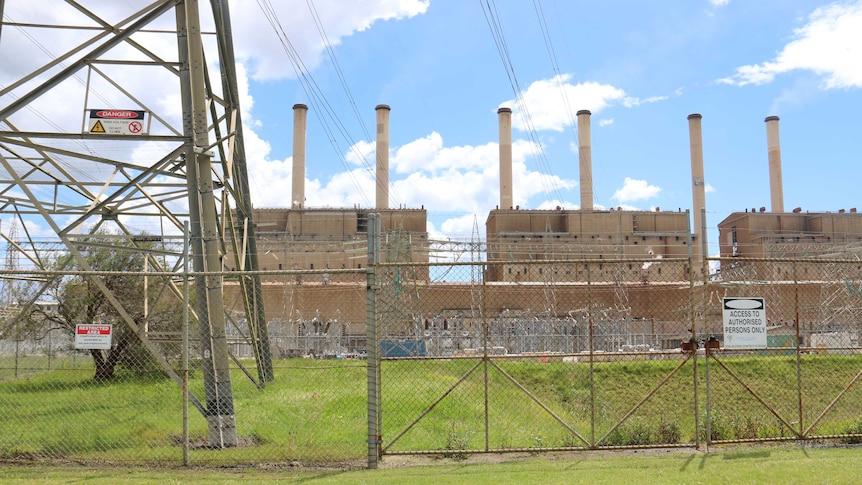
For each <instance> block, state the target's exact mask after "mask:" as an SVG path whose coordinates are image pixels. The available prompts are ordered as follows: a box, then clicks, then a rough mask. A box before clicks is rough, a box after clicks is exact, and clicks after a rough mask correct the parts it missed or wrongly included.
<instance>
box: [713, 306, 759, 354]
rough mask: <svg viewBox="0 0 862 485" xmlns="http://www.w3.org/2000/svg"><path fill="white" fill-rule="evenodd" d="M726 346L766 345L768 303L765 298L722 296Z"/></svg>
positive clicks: (746, 347)
mask: <svg viewBox="0 0 862 485" xmlns="http://www.w3.org/2000/svg"><path fill="white" fill-rule="evenodd" d="M721 314H722V317H723V319H724V348H726V349H762V348H765V347H766V303H765V301H764V300H763V298H749V297H743V298H722V311H721Z"/></svg>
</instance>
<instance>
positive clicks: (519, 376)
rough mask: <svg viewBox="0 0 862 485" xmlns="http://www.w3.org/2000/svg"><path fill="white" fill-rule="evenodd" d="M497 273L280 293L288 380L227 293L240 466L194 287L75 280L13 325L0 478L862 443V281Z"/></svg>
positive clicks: (270, 298) (789, 265)
mask: <svg viewBox="0 0 862 485" xmlns="http://www.w3.org/2000/svg"><path fill="white" fill-rule="evenodd" d="M497 264H498V263H488V262H483V263H446V264H394V263H386V264H380V265H371V267H370V269H362V270H339V271H335V270H332V271H330V270H320V271H283V272H282V271H278V272H267V273H266V274H265V276H266V277H265V278H264V282H263V289H262V294H263V296H264V301H265V305H266V315H267V320H268V321H267V331H268V344H269V349H270V353H271V356H272V357H271V358H272V362H271V363H272V368H273V375H274V379H273V380H271V381H269V382H264V381H262V380H261V379H260V377H259V375H258V373H257V372H256V370H255V367H256V365H257V359H259V354H258V353H257V352H256V350H255V345H254V342H253V340H254V339H253V334H254V332H253V329H250V328H249V325H248V323H247V322H246V321H245V317H244V316H243V315H245V313H244V312H243V311H242V308H241V306H242V305H241V302H242V301H243V300H242V297H241V293H242V287H241V286H240V285H239V284H238V283H237V282H238V281H239V279H240V277H241V276H244V274H243V273H242V272H227V273H224V274H222V276H223V277H224V292H225V302H226V328H225V332H224V345H225V348H226V350H227V355H228V358H229V367H228V368H229V375H228V376H220V379H221V380H220V381H219V386H221V387H220V388H219V389H228V390H229V391H230V398H231V402H230V403H231V405H232V410H233V415H234V416H235V421H236V435H237V439H236V442H235V443H232V444H230V445H229V446H214V445H213V439H212V436H211V433H212V427H211V419H212V416H211V415H212V413H211V410H212V408H213V406H214V404H213V402H212V396H211V393H208V392H207V386H208V385H211V384H208V382H207V375H206V372H207V371H206V369H205V362H206V354H207V349H215V348H216V347H215V346H214V345H213V343H212V342H209V343H207V342H204V341H203V338H204V337H202V335H203V334H201V332H200V331H199V325H198V319H197V315H196V314H195V305H194V301H195V297H196V295H195V292H194V291H193V289H191V288H193V286H192V285H188V287H186V286H185V285H183V278H182V275H180V276H179V277H178V276H177V275H176V274H169V273H154V274H148V275H147V276H145V275H144V274H142V273H136V272H125V273H123V276H122V278H121V279H112V278H115V277H117V276H118V275H116V274H115V273H111V272H94V273H93V274H91V275H83V274H81V273H79V272H72V271H68V272H66V273H63V272H58V273H57V274H54V275H52V276H57V281H58V282H65V283H69V282H73V284H72V285H71V287H68V288H67V287H65V286H63V285H61V284H58V286H57V287H56V290H57V291H56V292H55V293H53V295H54V297H53V298H48V297H47V296H46V297H44V298H41V299H40V300H39V301H38V302H37V304H36V305H31V306H30V307H28V308H24V306H16V305H7V306H6V307H5V308H4V313H3V318H2V325H3V327H2V334H0V335H2V338H0V419H2V421H3V423H4V425H3V426H2V427H0V456H2V458H3V459H48V460H60V459H62V460H66V459H74V460H77V461H83V462H92V463H116V462H121V463H141V464H156V463H158V464H182V463H191V464H208V465H224V464H228V465H229V464H247V463H280V462H293V461H299V462H317V463H321V462H326V463H332V462H345V461H350V462H355V463H363V462H364V461H365V460H367V461H368V463H369V464H373V463H376V460H377V459H379V458H380V457H382V456H385V455H392V454H408V453H423V454H438V455H443V456H449V457H460V456H464V455H466V454H469V453H477V452H482V453H484V452H510V451H525V450H528V451H533V452H538V451H543V450H581V449H596V448H606V447H607V448H610V447H673V446H683V447H699V446H703V445H704V444H712V443H721V442H728V441H758V440H760V441H763V440H768V441H774V440H782V439H783V440H815V439H816V440H820V439H833V440H839V441H843V442H856V441H859V440H862V405H860V404H859V403H860V402H862V399H860V398H862V395H860V394H862V390H860V384H859V382H858V380H859V378H860V376H862V352H860V351H862V346H860V342H859V336H860V331H862V301H860V299H862V269H860V268H862V264H860V263H859V262H855V261H852V262H851V261H819V260H785V259H782V260H744V259H738V258H737V259H732V260H717V259H716V260H711V261H709V264H712V265H714V266H715V265H718V264H720V265H721V272H720V273H714V276H712V277H709V278H705V279H700V278H693V277H691V276H689V270H688V269H689V268H691V267H692V266H691V262H690V261H689V260H687V259H679V260H674V259H666V260H663V261H661V262H660V263H656V262H655V260H650V261H640V260H631V261H625V260H621V261H613V262H610V261H601V262H600V261H597V260H589V261H565V262H554V261H528V262H517V263H516V264H517V268H518V269H517V271H519V272H520V274H521V277H520V279H519V280H518V281H502V280H504V279H505V277H503V278H500V277H499V275H506V274H507V273H508V271H509V268H510V267H512V266H513V265H512V263H505V264H503V263H500V267H499V268H492V267H494V266H495V265H497ZM507 265H508V266H507ZM717 274H720V277H718V276H717ZM489 275H491V276H489ZM493 275H496V276H493ZM526 275H530V277H527V276H526ZM43 276H44V275H43ZM194 276H195V275H194V274H191V275H190V277H191V278H192V279H190V280H189V281H193V277H194ZM88 278H89V279H94V278H100V279H102V281H103V282H107V283H106V284H109V285H119V286H116V287H115V286H111V287H112V288H115V291H114V294H115V295H118V296H117V298H118V299H119V300H121V303H123V307H124V308H125V309H126V311H127V313H128V316H129V317H130V318H131V321H132V322H133V323H134V324H135V325H136V330H134V331H131V330H130V329H129V328H127V327H128V324H127V322H126V321H125V320H124V319H122V318H120V316H118V314H117V312H116V311H115V310H111V309H110V308H113V307H112V306H106V307H98V308H96V307H95V306H94V305H95V304H96V303H95V300H94V299H93V298H94V294H91V293H89V292H88V291H85V290H86V289H87V288H86V281H87V280H88ZM366 278H367V281H366ZM444 280H445V281H444ZM123 285H128V287H129V288H128V289H127V290H122V289H120V287H122V286H123ZM66 286H68V285H66ZM145 288H146V291H145V290H144V289H145ZM171 288H174V289H177V291H170V289H171ZM61 289H62V290H63V291H60V290H61ZM97 294H99V293H98V292H96V293H95V295H97ZM46 295H47V294H46ZM184 299H188V300H189V301H190V303H191V304H190V305H188V306H187V307H186V306H184V305H182V302H183V300H184ZM760 301H762V303H763V306H762V308H749V307H746V306H745V305H748V306H751V304H752V303H751V302H755V303H757V302H760ZM144 302H147V303H146V305H145V304H144ZM728 302H736V303H728ZM739 302H742V303H739ZM60 305H67V306H68V307H69V308H65V309H64V308H61V307H60ZM733 305H736V307H738V308H736V310H738V311H740V312H749V311H750V312H754V313H752V315H754V314H755V313H756V315H757V318H755V319H748V320H745V321H742V323H740V322H739V321H728V318H743V319H745V318H748V317H745V316H742V317H741V316H740V315H748V314H747V313H737V314H735V315H736V316H735V317H728V315H727V309H728V308H727V307H728V306H733ZM186 308H187V310H184V309H186ZM73 309H74V310H75V311H78V312H79V313H74V312H72V310H73ZM88 312H89V313H88ZM64 315H65V316H64ZM74 315H78V318H79V319H78V320H71V321H69V320H68V319H69V318H73V316H74ZM88 315H89V317H94V318H92V319H91V320H86V318H89V317H88ZM184 315H187V317H188V319H187V324H184V321H185V319H184V318H183V317H184ZM95 317H98V318H95ZM749 320H750V321H749ZM366 322H373V323H374V325H366ZM69 323H72V324H74V325H71V326H70V325H69ZM79 323H84V324H86V325H92V327H87V332H94V333H93V334H89V333H88V334H87V335H85V336H84V338H83V340H85V341H86V340H88V339H89V342H90V345H92V344H93V342H95V343H96V344H99V343H104V342H106V341H107V342H108V344H109V345H110V348H106V349H93V348H81V345H80V341H81V340H82V336H81V335H79V334H78V324H79ZM106 325H110V326H111V336H110V339H108V340H106V338H105V337H104V336H102V335H101V334H100V333H99V330H100V328H101V327H104V326H106ZM742 328H745V329H747V330H740V329H742ZM184 329H185V330H184ZM759 329H762V335H760V334H759V333H758V332H759ZM732 334H733V335H734V336H732ZM743 337H745V338H743ZM749 337H751V338H753V339H754V340H751V341H750V342H749V341H748V340H745V339H747V338H749ZM186 339H187V341H188V345H185V346H184V345H183V342H184V341H186ZM734 339H737V340H734ZM739 339H742V340H744V342H743V343H742V344H739V341H740V340H739ZM751 342H754V343H751ZM184 356H185V357H184ZM184 387H187V389H188V391H189V394H188V396H189V397H188V401H184V392H183V389H184ZM218 397H220V398H223V397H224V396H223V395H220V396H218ZM186 402H187V404H185V403H186ZM185 409H187V411H185Z"/></svg>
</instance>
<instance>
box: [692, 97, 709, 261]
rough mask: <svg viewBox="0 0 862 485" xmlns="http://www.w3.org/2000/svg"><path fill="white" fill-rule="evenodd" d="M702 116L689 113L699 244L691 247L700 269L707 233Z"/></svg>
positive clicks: (694, 206) (696, 227)
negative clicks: (704, 219)
mask: <svg viewBox="0 0 862 485" xmlns="http://www.w3.org/2000/svg"><path fill="white" fill-rule="evenodd" d="M702 118H703V116H701V115H700V114H698V113H694V114H690V115H688V140H689V146H690V147H691V199H692V211H693V212H694V233H695V234H696V235H697V244H694V245H693V246H694V247H692V248H691V253H692V265H693V266H694V269H695V270H698V269H699V268H700V267H701V266H702V265H703V245H704V244H705V243H706V234H705V233H704V232H703V216H702V214H701V212H702V211H703V209H705V208H706V184H705V182H704V177H703V130H702V128H701V119H702Z"/></svg>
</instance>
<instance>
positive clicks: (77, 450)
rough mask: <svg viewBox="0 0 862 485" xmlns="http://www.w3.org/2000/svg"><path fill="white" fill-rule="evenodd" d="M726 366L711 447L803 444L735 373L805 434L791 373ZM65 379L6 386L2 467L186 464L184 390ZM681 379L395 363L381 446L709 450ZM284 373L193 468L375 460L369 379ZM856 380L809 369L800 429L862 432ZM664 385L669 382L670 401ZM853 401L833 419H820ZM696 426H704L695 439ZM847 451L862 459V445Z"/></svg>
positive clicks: (157, 381) (522, 363)
mask: <svg viewBox="0 0 862 485" xmlns="http://www.w3.org/2000/svg"><path fill="white" fill-rule="evenodd" d="M81 360H82V359H78V363H80V361H81ZM722 362H724V363H725V364H726V366H727V369H724V368H722V367H721V366H718V365H717V364H716V363H715V362H712V363H711V367H710V378H711V382H710V386H711V388H710V395H711V401H710V405H711V417H712V419H713V422H712V426H711V429H712V433H713V439H753V438H780V437H790V436H792V435H793V433H792V432H791V429H790V428H788V427H787V426H786V425H785V424H784V423H782V422H781V421H780V420H778V419H777V418H776V417H775V416H773V415H772V413H771V412H770V411H769V409H768V408H767V407H765V406H763V405H762V404H761V403H759V402H758V401H757V400H756V399H755V398H754V397H752V395H751V393H750V392H748V391H747V390H746V389H745V388H744V387H743V386H742V385H741V384H739V383H737V382H735V380H734V379H733V378H732V376H731V371H732V372H733V373H734V374H736V375H738V376H740V377H741V378H742V379H743V381H744V383H745V385H746V386H748V387H749V388H750V389H751V390H752V391H753V392H756V393H757V394H758V395H759V396H761V398H762V399H764V400H765V401H766V402H767V403H768V404H769V405H770V406H771V407H772V408H774V409H776V410H777V411H778V412H779V415H780V416H782V417H783V418H784V419H785V420H786V421H788V422H789V423H790V425H791V426H792V427H795V428H793V429H796V428H798V427H799V424H798V421H799V412H798V403H799V401H798V399H797V397H796V394H795V389H796V382H797V381H796V379H797V374H796V367H795V362H796V361H795V358H787V357H770V358H767V357H757V356H755V357H745V358H725V359H723V360H722ZM60 363H61V361H57V364H58V368H55V369H52V370H50V371H47V370H44V371H41V372H38V373H35V372H34V373H32V374H29V375H26V376H22V377H19V378H17V379H14V378H7V379H5V380H3V381H0V419H2V420H3V426H2V427H0V458H5V459H17V458H24V459H37V460H38V459H49V460H55V461H56V460H61V461H62V460H76V461H82V462H85V463H94V462H99V463H124V464H158V465H161V466H176V465H179V464H181V462H182V449H181V446H180V445H181V441H180V437H181V433H182V415H181V394H180V390H179V388H178V387H177V386H176V384H174V383H173V382H172V381H170V380H169V379H167V378H165V377H163V376H161V375H158V374H157V375H150V376H147V375H144V376H140V375H134V374H128V373H121V374H120V377H119V378H118V379H117V380H116V381H114V382H111V383H107V384H97V383H94V382H92V380H91V378H92V370H91V369H90V368H83V369H80V368H79V369H75V368H73V366H71V365H65V366H63V365H60ZM681 363H682V361H680V360H667V361H664V360H661V361H626V362H606V363H596V364H595V365H594V366H593V368H592V380H591V374H590V366H589V365H588V364H586V363H583V362H579V363H569V362H541V361H540V360H534V361H530V360H506V359H500V360H496V361H494V362H493V363H490V364H488V365H487V367H486V366H485V365H484V364H482V363H479V362H478V361H476V360H440V361H436V360H435V361H431V360H420V361H387V362H384V363H383V366H382V376H383V386H382V390H381V394H382V398H383V407H382V411H381V415H382V421H383V445H384V446H385V447H387V452H389V453H396V452H400V451H413V450H425V451H437V452H441V453H445V454H446V456H449V457H451V458H465V457H466V456H467V454H466V452H469V451H475V450H483V449H484V448H485V447H486V445H487V446H488V447H489V448H490V449H492V450H521V449H523V450H531V449H539V448H558V447H566V448H569V447H581V448H585V447H588V445H589V444H590V443H598V444H599V445H602V446H605V445H607V446H632V445H644V444H668V443H677V444H682V445H685V446H694V442H695V439H696V438H697V437H698V433H700V435H699V437H700V439H701V440H703V439H704V437H705V434H704V433H705V427H704V419H705V403H706V389H705V366H704V361H703V359H700V361H699V365H698V393H699V408H698V409H697V410H695V406H694V402H695V401H694V392H693V390H692V389H693V388H692V386H693V381H694V379H693V371H694V366H693V363H692V362H688V363H685V364H683V365H682V367H681V368H680V369H679V370H678V371H677V372H676V373H675V374H673V375H671V374H672V373H673V372H674V370H675V369H676V368H677V367H678V366H680V364H681ZM477 364H478V365H477ZM274 367H275V374H276V380H275V382H273V383H271V384H270V385H268V386H267V387H265V388H264V389H257V388H256V387H255V386H254V385H253V384H252V383H251V382H250V381H249V380H248V379H246V378H245V377H244V376H243V375H242V373H241V372H239V371H236V372H234V374H233V376H232V377H233V393H234V396H233V397H234V404H235V408H236V416H237V427H238V434H239V436H240V446H238V447H236V448H231V449H226V450H211V449H208V448H206V447H205V446H201V445H203V444H205V443H206V438H207V432H208V430H207V424H206V422H205V420H204V419H203V417H202V416H201V415H200V414H199V413H198V412H197V410H196V409H195V408H194V407H191V408H190V419H189V425H190V435H191V442H192V449H191V451H190V461H191V463H192V464H194V465H219V466H222V465H225V466H233V465H245V464H263V463H286V462H294V461H296V462H301V463H305V464H332V463H362V462H363V460H364V457H365V454H366V451H367V444H366V430H367V422H366V410H367V403H366V386H367V382H366V369H365V363H364V362H362V361H336V360H331V361H330V360H326V361H322V360H306V359H294V360H280V361H276V362H275V365H274ZM860 368H862V357H860V356H856V355H850V356H836V355H828V356H827V355H823V356H821V355H817V356H805V357H804V359H803V368H802V372H801V376H802V377H801V378H802V383H803V389H804V391H803V405H804V406H803V414H802V421H803V425H804V427H806V428H807V427H808V426H810V425H811V424H812V423H813V421H814V419H816V418H817V417H819V416H820V415H821V413H822V414H823V416H822V418H821V420H820V422H819V423H818V424H817V426H815V427H814V429H813V431H812V434H814V435H827V434H843V433H858V432H859V431H860V430H862V413H860V408H859V404H858V403H859V402H862V391H860V389H859V388H860V387H862V383H856V384H854V385H852V386H848V384H849V383H850V382H851V381H852V379H853V377H854V376H855V375H856V373H858V372H859V369H860ZM728 369H730V371H729V370H728ZM486 372H487V410H488V424H489V426H488V429H487V435H486V428H485V409H486V408H485V406H486V399H485V397H486V394H485V392H486V385H485V376H486ZM507 375H508V376H511V379H510V378H509V377H507ZM512 379H513V380H514V381H516V382H517V385H516V384H515V383H514V382H512ZM663 379H667V381H666V382H665V383H664V385H662V386H660V387H659V383H660V382H661V381H662V380H663ZM459 381H461V383H460V384H458V385H456V383H458V382H459ZM519 386H520V387H519ZM190 388H191V389H192V391H193V392H194V394H195V395H197V396H199V397H200V398H203V397H204V392H203V382H202V379H201V377H200V372H198V371H196V372H193V373H192V375H191V379H190ZM593 391H594V392H595V403H596V406H595V409H594V408H593V407H592V398H593V394H592V393H593ZM842 392H843V393H844V395H843V397H842V398H841V399H839V400H838V402H837V405H836V406H834V408H833V409H832V410H830V411H829V412H825V413H824V410H825V409H826V407H827V405H828V404H829V403H830V402H831V401H832V400H833V399H835V398H836V396H838V395H839V394H840V393H842ZM447 393H448V394H447ZM528 393H529V395H528ZM650 393H654V394H653V395H652V396H651V398H649V399H646V398H647V396H648V395H649V394H650ZM444 394H447V395H446V397H445V398H443V399H441V396H444ZM530 396H532V397H530ZM438 401H439V402H438ZM536 401H538V402H536ZM641 401H644V402H643V403H641ZM540 403H541V404H540ZM639 403H641V405H640V406H639V407H637V406H638V404H639ZM543 406H544V408H547V410H546V409H543ZM548 411H550V412H548ZM426 412H427V415H425V416H424V417H423V418H422V419H420V420H418V422H416V420H417V418H418V417H419V416H420V415H422V414H423V413H426ZM552 413H553V415H552ZM629 414H630V416H629V417H628V418H627V419H625V420H624V421H623V419H624V418H625V417H626V416H627V415H629ZM593 415H594V416H595V425H594V426H593V422H592V419H593ZM554 416H556V417H557V418H559V419H560V420H562V421H563V422H564V423H565V424H566V426H568V427H570V428H571V429H573V430H574V433H572V432H571V431H570V430H569V429H567V427H566V426H564V425H563V424H561V423H560V422H558V420H557V418H555V417H554ZM695 416H698V418H699V419H700V420H701V421H700V428H699V429H698V428H697V427H696V426H695ZM408 426H412V427H411V428H410V429H409V430H408V429H407V428H408ZM402 431H404V433H403V436H401V437H400V438H398V439H397V441H394V442H393V440H395V438H396V437H397V436H398V435H399V434H400V433H402ZM599 440H601V441H599ZM856 440H857V441H858V439H856ZM842 441H843V442H845V443H852V442H854V438H845V439H843V440H842Z"/></svg>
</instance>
